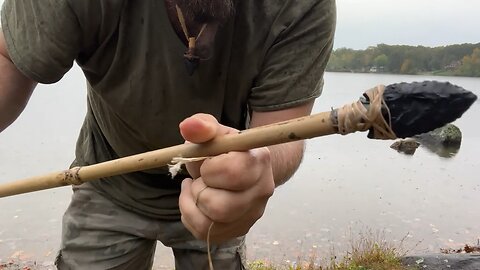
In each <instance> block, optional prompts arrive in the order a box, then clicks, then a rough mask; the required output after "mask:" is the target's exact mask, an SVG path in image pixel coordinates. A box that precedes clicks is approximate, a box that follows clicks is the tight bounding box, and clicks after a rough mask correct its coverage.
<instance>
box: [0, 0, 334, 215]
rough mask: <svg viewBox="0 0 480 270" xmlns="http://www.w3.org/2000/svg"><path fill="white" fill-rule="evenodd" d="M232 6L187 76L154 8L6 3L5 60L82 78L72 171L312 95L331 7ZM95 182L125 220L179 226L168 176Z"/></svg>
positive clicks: (307, 2) (62, 1)
mask: <svg viewBox="0 0 480 270" xmlns="http://www.w3.org/2000/svg"><path fill="white" fill-rule="evenodd" d="M235 5H236V11H235V15H234V17H232V18H231V19H230V20H229V21H228V22H227V23H225V25H223V26H221V27H220V28H219V30H218V32H217V35H216V37H215V42H214V47H213V51H214V52H213V56H212V57H211V58H210V59H208V60H205V61H202V62H201V63H200V65H199V66H198V68H197V70H196V71H195V73H194V74H193V75H192V76H189V75H188V73H187V71H186V68H185V66H184V58H183V53H184V52H185V46H184V45H183V43H182V41H181V40H180V39H179V38H178V36H177V35H176V33H175V31H174V30H173V28H172V26H171V23H170V21H169V18H168V16H167V13H166V7H165V4H164V1H163V0H6V1H5V3H4V5H3V8H2V13H1V19H2V28H3V33H4V36H5V39H6V43H7V49H8V52H9V54H10V57H11V59H12V61H13V62H14V64H15V65H16V67H17V68H18V69H19V70H20V71H22V72H23V73H24V74H25V75H26V76H28V77H30V78H32V79H33V80H35V81H38V82H40V83H54V82H57V81H58V80H60V79H61V78H62V76H63V75H64V74H65V73H66V72H67V71H68V70H69V69H70V68H71V67H72V64H73V62H74V61H76V62H77V64H78V65H79V66H80V67H81V68H82V70H83V72H84V74H85V77H86V79H87V86H88V87H87V88H88V89H87V91H88V103H87V104H88V110H87V114H86V117H85V121H84V123H83V126H82V129H81V132H80V135H79V138H78V142H77V148H76V159H75V161H74V163H73V166H83V165H90V164H95V163H98V162H102V161H106V160H111V159H114V158H118V157H124V156H128V155H132V154H137V153H141V152H146V151H151V150H155V149H159V148H164V147H167V146H172V145H176V144H181V143H183V139H182V137H181V136H180V133H179V130H178V124H179V123H180V122H181V121H182V120H183V119H185V118H186V117H188V116H191V115H192V114H195V113H199V112H202V113H209V114H212V115H214V116H215V117H216V118H217V119H218V120H219V121H220V122H221V123H223V124H225V125H228V126H232V127H235V128H237V129H244V128H245V127H246V121H247V119H248V115H249V113H250V112H251V111H274V110H281V109H286V108H289V107H293V106H296V105H300V104H302V103H305V102H307V101H310V100H312V99H314V98H316V97H318V96H319V95H320V93H321V89H322V85H323V79H322V77H323V72H324V69H325V66H326V63H327V60H328V57H329V54H330V52H331V49H332V44H333V33H334V28H335V2H334V0H301V1H298V0H282V1H279V0H236V1H235ZM79 90H80V89H79ZM52 102H56V101H52ZM179 178H182V177H181V176H180V177H179ZM92 183H93V185H94V186H95V187H96V188H97V189H98V190H99V192H101V193H103V194H104V195H105V196H107V197H109V198H110V199H111V200H113V201H114V202H116V203H118V204H120V205H122V206H124V207H127V208H129V209H131V210H133V211H136V212H139V213H142V214H145V215H149V216H152V217H158V218H163V219H178V218H179V215H180V213H179V209H178V194H179V191H180V188H179V183H180V179H177V180H172V179H170V176H169V175H168V173H167V170H166V168H159V169H156V170H151V171H148V172H138V173H130V174H126V175H121V176H115V177H109V178H106V179H102V180H101V181H94V182H92Z"/></svg>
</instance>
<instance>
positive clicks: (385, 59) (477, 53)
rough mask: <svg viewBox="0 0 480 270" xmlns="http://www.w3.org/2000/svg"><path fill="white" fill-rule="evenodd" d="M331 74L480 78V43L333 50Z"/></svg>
mask: <svg viewBox="0 0 480 270" xmlns="http://www.w3.org/2000/svg"><path fill="white" fill-rule="evenodd" d="M327 71H333V72H372V73H396V74H433V75H449V76H468V77H480V43H477V44H470V43H465V44H455V45H449V46H440V47H433V48H432V47H425V46H407V45H387V44H379V45H377V46H372V47H368V48H367V49H365V50H354V49H348V48H339V49H336V50H334V51H333V53H332V55H331V57H330V61H329V62H328V65H327Z"/></svg>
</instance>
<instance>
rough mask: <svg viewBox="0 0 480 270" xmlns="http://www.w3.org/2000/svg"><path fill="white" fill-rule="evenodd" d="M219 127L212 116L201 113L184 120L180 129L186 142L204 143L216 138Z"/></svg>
mask: <svg viewBox="0 0 480 270" xmlns="http://www.w3.org/2000/svg"><path fill="white" fill-rule="evenodd" d="M219 126H220V124H219V123H218V121H217V119H215V117H213V116H212V115H210V114H202V113H199V114H195V115H193V116H191V117H189V118H187V119H185V120H183V121H182V122H181V123H180V125H179V128H180V134H182V137H183V138H184V139H185V140H186V141H189V142H192V143H204V142H207V141H209V140H211V139H213V138H215V136H216V135H217V131H218V129H219Z"/></svg>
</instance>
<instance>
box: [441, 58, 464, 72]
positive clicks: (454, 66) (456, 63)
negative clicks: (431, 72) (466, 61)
mask: <svg viewBox="0 0 480 270" xmlns="http://www.w3.org/2000/svg"><path fill="white" fill-rule="evenodd" d="M461 65H462V61H459V60H457V61H453V62H451V63H450V64H448V65H446V66H444V67H443V69H445V70H455V69H457V68H458V67H459V66H461Z"/></svg>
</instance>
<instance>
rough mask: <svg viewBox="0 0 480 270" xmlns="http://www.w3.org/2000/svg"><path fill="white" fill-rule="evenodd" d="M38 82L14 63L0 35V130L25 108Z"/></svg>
mask: <svg viewBox="0 0 480 270" xmlns="http://www.w3.org/2000/svg"><path fill="white" fill-rule="evenodd" d="M35 86H36V82H34V81H32V80H31V79H29V78H27V77H26V76H25V75H23V74H22V73H21V72H20V71H19V70H18V69H17V68H16V67H15V65H14V64H13V63H12V61H11V60H10V58H9V57H8V53H7V51H6V49H5V40H4V39H3V34H1V36H0V132H1V131H3V130H4V129H5V128H6V127H8V126H9V125H10V124H11V123H13V121H15V119H17V117H18V116H19V115H20V113H21V112H22V111H23V109H24V108H25V106H26V104H27V102H28V100H29V98H30V96H31V94H32V92H33V89H34V88H35Z"/></svg>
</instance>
